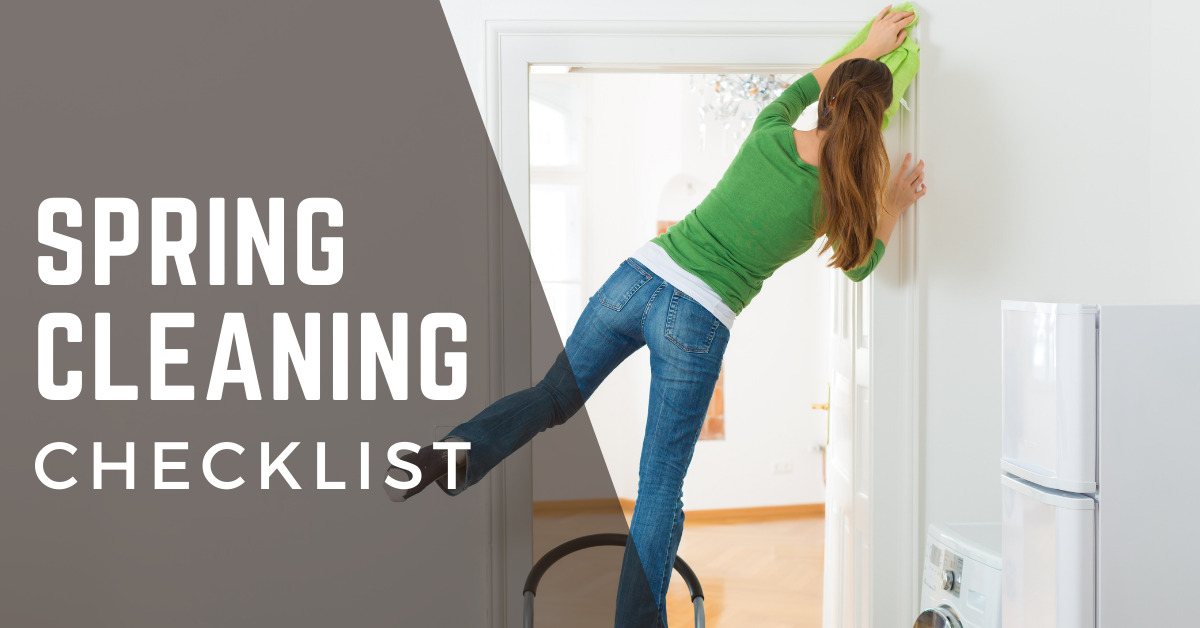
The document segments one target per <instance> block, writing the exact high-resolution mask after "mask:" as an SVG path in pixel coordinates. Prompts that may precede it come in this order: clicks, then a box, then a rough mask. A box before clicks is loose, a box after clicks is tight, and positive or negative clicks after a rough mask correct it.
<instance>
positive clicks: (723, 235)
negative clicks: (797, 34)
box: [653, 74, 884, 314]
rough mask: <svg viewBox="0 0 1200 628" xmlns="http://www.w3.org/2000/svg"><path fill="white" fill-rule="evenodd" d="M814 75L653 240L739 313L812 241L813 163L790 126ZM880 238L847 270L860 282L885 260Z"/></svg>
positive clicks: (809, 97) (763, 116) (812, 88)
mask: <svg viewBox="0 0 1200 628" xmlns="http://www.w3.org/2000/svg"><path fill="white" fill-rule="evenodd" d="M820 91H821V90H820V87H819V86H818V85H817V79H816V78H815V77H814V76H813V75H812V74H806V75H805V76H804V77H803V78H801V79H800V80H798V81H796V82H795V83H792V84H791V85H790V86H788V88H787V89H786V90H784V91H783V93H782V94H780V95H779V98H776V99H775V101H774V102H772V103H771V104H770V105H767V106H766V107H765V108H764V109H763V110H762V113H760V114H759V115H758V118H757V119H756V120H755V121H754V126H753V128H752V129H751V131H750V134H749V135H748V136H747V137H746V141H745V142H744V143H743V144H742V147H741V149H740V150H738V153H737V156H736V157H734V158H733V163H731V164H729V169H728V170H726V171H725V175H724V176H722V177H721V180H720V181H719V182H717V185H716V187H714V188H713V189H712V191H711V192H709V193H708V196H706V197H705V198H704V200H703V201H701V202H700V204H699V205H697V206H696V208H695V209H693V210H692V211H691V212H690V213H689V214H688V215H687V216H685V217H684V219H683V220H680V221H679V222H677V223H675V224H674V225H672V226H671V228H670V229H667V231H666V233H663V234H662V235H660V236H658V237H656V238H654V240H653V241H654V242H655V243H657V244H658V245H659V246H661V247H662V248H663V249H664V250H666V252H667V254H668V255H670V256H671V259H673V260H675V263H676V264H679V266H680V267H682V268H683V269H684V270H686V271H688V272H689V273H691V274H693V275H695V276H696V277H698V278H700V279H701V280H702V281H704V283H705V284H708V286H709V287H710V288H712V289H713V291H714V292H716V293H717V294H718V295H719V296H720V297H721V300H722V301H724V302H725V304H726V305H728V306H729V307H730V309H732V310H733V311H734V313H735V314H736V313H739V312H741V311H742V310H743V309H744V308H745V307H746V305H747V304H748V303H750V300H751V299H753V298H754V296H755V295H756V294H758V292H759V291H760V290H762V285H763V281H765V280H766V279H767V277H770V276H771V275H772V274H773V273H774V272H775V270H776V269H777V268H779V267H780V266H783V265H784V264H785V263H787V262H789V261H791V260H793V259H795V258H796V257H798V256H799V255H800V254H801V253H804V252H805V251H807V250H808V249H809V248H811V247H812V245H813V242H814V241H815V240H816V236H815V233H816V230H817V221H818V215H817V214H818V207H819V205H820V202H821V201H820V199H821V197H820V194H819V191H820V185H819V181H818V178H817V167H816V166H813V165H810V164H807V163H805V162H803V161H801V160H800V155H799V154H798V153H797V152H796V142H795V140H794V139H793V137H792V124H794V123H795V122H796V118H798V117H800V113H801V112H802V111H804V109H805V107H808V106H809V105H810V104H812V103H814V102H816V100H817V96H818V95H819V94H820ZM883 251H884V246H883V242H882V241H881V240H879V239H878V238H876V240H875V248H874V250H872V251H871V257H870V259H868V260H867V262H866V263H865V264H863V265H862V266H859V267H858V268H855V269H853V270H848V271H846V276H847V277H849V278H850V279H851V280H853V281H862V280H863V279H864V278H865V277H866V276H867V275H869V274H870V273H871V271H872V270H874V269H875V266H876V265H877V264H878V263H879V260H880V258H882V257H883Z"/></svg>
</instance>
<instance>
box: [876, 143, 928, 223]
mask: <svg viewBox="0 0 1200 628" xmlns="http://www.w3.org/2000/svg"><path fill="white" fill-rule="evenodd" d="M910 163H912V153H909V154H907V155H905V156H904V163H902V164H900V169H899V170H897V171H896V176H894V177H892V180H891V181H889V182H888V186H887V190H886V191H885V192H884V195H883V211H884V212H886V213H888V214H890V215H891V216H893V217H896V218H899V217H900V215H901V214H903V213H904V212H906V211H908V208H909V207H912V204H913V203H914V202H915V201H916V200H917V199H919V198H921V197H922V196H925V192H926V191H927V190H928V188H927V187H925V160H924V159H922V160H921V161H919V162H917V165H916V167H914V168H913V169H912V170H909V168H908V165H909V164H910Z"/></svg>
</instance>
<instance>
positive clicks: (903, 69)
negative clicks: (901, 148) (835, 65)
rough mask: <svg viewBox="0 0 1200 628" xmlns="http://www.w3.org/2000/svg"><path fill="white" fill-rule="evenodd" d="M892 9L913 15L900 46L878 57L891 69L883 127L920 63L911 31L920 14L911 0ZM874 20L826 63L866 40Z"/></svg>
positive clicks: (917, 48) (894, 113)
mask: <svg viewBox="0 0 1200 628" xmlns="http://www.w3.org/2000/svg"><path fill="white" fill-rule="evenodd" d="M892 11H912V12H913V15H914V16H915V17H914V19H913V21H912V23H911V24H909V25H908V26H905V27H904V30H906V31H908V35H906V36H905V37H904V41H903V42H902V43H901V44H900V47H899V48H896V49H895V50H893V51H891V52H889V53H887V54H885V55H883V56H882V57H879V60H880V61H882V62H883V64H884V65H886V66H887V67H888V69H889V70H891V71H892V104H891V105H890V106H888V108H887V111H885V112H883V128H885V129H886V128H887V127H888V121H889V120H891V119H892V116H894V115H896V112H897V111H899V110H900V97H901V96H903V95H904V92H905V90H907V89H908V84H909V83H911V82H912V80H913V77H914V76H916V75H917V66H919V65H921V58H920V52H921V47H920V46H918V45H917V42H915V41H913V33H912V31H913V27H914V26H916V25H917V22H918V21H920V19H921V16H920V15H917V10H916V9H914V8H913V5H912V3H911V2H905V3H903V4H899V5H896V6H894V7H892ZM874 22H875V20H874V19H872V20H871V21H870V22H867V25H866V26H864V27H862V30H860V31H858V34H857V35H855V36H854V37H851V38H850V41H848V42H846V45H845V46H842V49H841V50H839V51H837V52H836V53H834V55H833V56H832V57H829V60H828V61H826V63H828V62H829V61H833V60H834V59H837V58H838V57H842V56H845V55H847V54H849V53H850V52H851V51H852V50H854V49H855V48H858V47H859V46H861V45H862V44H863V42H865V41H867V33H868V32H870V30H871V24H872V23H874Z"/></svg>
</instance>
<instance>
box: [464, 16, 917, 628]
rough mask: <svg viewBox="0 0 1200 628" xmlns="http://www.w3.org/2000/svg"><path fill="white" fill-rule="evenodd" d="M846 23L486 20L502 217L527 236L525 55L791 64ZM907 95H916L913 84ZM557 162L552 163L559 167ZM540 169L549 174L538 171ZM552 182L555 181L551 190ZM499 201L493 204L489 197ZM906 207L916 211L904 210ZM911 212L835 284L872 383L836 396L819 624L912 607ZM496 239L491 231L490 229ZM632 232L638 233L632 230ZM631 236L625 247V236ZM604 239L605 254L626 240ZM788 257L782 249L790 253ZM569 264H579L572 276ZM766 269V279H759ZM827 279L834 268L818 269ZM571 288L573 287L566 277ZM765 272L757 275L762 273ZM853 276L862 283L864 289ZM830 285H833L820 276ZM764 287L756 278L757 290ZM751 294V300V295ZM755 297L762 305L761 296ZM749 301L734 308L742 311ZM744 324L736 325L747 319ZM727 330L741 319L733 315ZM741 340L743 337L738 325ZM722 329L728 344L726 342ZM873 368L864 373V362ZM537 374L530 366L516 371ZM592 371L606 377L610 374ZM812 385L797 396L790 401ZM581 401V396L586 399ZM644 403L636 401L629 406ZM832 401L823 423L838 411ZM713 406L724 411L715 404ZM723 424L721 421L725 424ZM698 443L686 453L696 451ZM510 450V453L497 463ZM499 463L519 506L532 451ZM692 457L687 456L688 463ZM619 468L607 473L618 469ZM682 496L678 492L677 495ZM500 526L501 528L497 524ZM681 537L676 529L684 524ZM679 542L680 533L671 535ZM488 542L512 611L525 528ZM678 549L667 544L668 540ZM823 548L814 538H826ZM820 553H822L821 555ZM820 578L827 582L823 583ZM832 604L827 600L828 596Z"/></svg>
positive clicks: (759, 66) (727, 65) (526, 559)
mask: <svg viewBox="0 0 1200 628" xmlns="http://www.w3.org/2000/svg"><path fill="white" fill-rule="evenodd" d="M859 26H861V25H860V24H857V23H854V24H851V23H820V24H806V23H791V24H788V23H770V24H765V23H750V22H743V23H732V24H730V23H725V24H713V23H681V22H674V23H669V24H668V23H654V22H622V23H619V24H614V23H601V22H595V23H592V22H573V23H550V22H489V23H488V88H487V101H488V107H487V121H488V128H489V133H490V134H491V135H492V138H491V139H492V142H493V146H494V148H495V149H496V151H497V156H498V158H499V160H500V163H501V168H502V171H503V176H504V179H505V181H506V184H507V189H508V191H509V193H510V195H511V198H512V200H513V205H514V208H515V210H516V212H515V214H516V219H517V221H518V222H519V226H520V228H521V230H522V232H523V233H524V234H525V237H526V240H527V242H529V241H530V238H531V237H532V232H531V227H532V225H533V223H532V220H533V216H532V214H531V213H530V209H531V202H530V201H531V198H532V194H533V193H534V191H535V190H534V188H533V186H532V183H533V182H534V181H535V180H536V179H537V177H534V176H533V175H534V174H535V173H534V172H533V170H532V165H531V164H532V162H531V161H530V157H531V155H530V148H531V145H530V131H531V129H530V128H529V123H530V117H529V113H530V106H531V104H530V102H531V101H530V85H531V77H532V75H531V73H530V68H531V66H539V65H547V66H554V65H558V66H563V65H569V66H573V67H583V68H587V67H595V68H603V69H605V70H606V71H610V72H611V71H612V70H627V71H629V72H638V73H644V72H658V73H670V74H675V73H679V72H684V73H691V74H696V73H709V72H710V71H717V72H728V71H739V72H740V71H743V70H747V69H755V70H761V71H775V72H793V73H794V72H797V71H798V70H801V69H802V68H804V67H812V66H815V65H817V64H819V63H820V62H821V61H823V60H824V56H825V55H826V53H828V51H831V50H834V49H836V48H837V47H838V46H839V45H840V44H841V42H843V41H844V40H845V39H846V38H847V37H848V36H850V35H851V34H853V32H855V31H856V30H857V29H858V28H859ZM909 104H910V106H912V107H913V108H914V109H915V108H916V102H915V93H913V92H910V98H909ZM914 125H915V116H911V115H908V114H905V113H902V114H901V116H900V117H899V119H897V120H894V121H893V134H894V136H893V141H892V142H891V145H892V147H893V148H892V158H893V162H898V160H897V159H896V157H897V153H898V152H899V151H901V150H911V149H912V148H913V142H912V140H913V137H914V134H913V129H914ZM560 174H566V173H560ZM547 183H550V182H548V181H547ZM553 193H554V194H557V195H560V196H561V195H562V194H563V193H564V190H563V189H562V188H561V187H560V188H558V189H557V190H555V191H553ZM497 206H499V205H497ZM914 213H917V212H914ZM914 223H915V219H910V218H907V217H906V219H905V221H903V222H902V223H901V225H900V227H899V228H898V230H897V233H896V234H895V235H894V236H893V242H892V246H891V247H889V252H888V255H887V256H885V258H884V261H883V263H882V264H881V266H880V267H879V268H878V269H877V270H876V271H875V273H874V274H873V275H872V278H871V279H869V280H868V282H867V283H866V284H859V285H858V287H850V286H845V289H844V290H843V292H842V293H841V294H842V295H843V296H844V297H845V298H844V301H843V306H842V307H843V314H845V315H846V316H847V320H848V321H850V323H851V326H850V327H848V328H847V333H849V334H851V335H852V336H853V337H854V338H855V339H856V340H857V339H858V338H859V336H858V334H860V333H861V331H863V330H866V331H869V337H870V342H869V344H851V345H847V346H851V347H854V349H855V351H854V354H855V355H856V356H865V357H867V358H869V359H864V360H857V359H855V358H854V357H852V358H851V362H850V364H851V366H850V369H849V372H850V373H852V374H854V375H858V374H859V373H858V372H859V371H861V374H862V375H864V377H863V378H862V379H861V380H860V381H863V382H868V383H872V382H873V384H872V385H871V386H870V387H869V388H868V389H866V390H860V389H859V388H856V387H852V394H851V395H849V396H848V397H847V398H846V399H847V400H848V401H846V402H844V403H843V404H842V405H841V409H842V411H843V414H842V416H843V417H844V419H843V420H842V421H841V423H842V424H843V427H844V428H845V429H844V430H843V433H844V434H846V438H847V442H846V443H845V445H844V447H845V449H844V450H845V451H846V452H848V453H849V454H850V455H851V457H850V458H847V461H852V464H848V465H846V466H848V468H847V469H846V471H848V473H849V484H848V486H847V487H846V488H847V492H848V495H850V496H851V497H850V498H849V499H848V503H851V504H854V505H856V507H853V508H846V509H844V510H843V511H842V514H841V517H842V518H843V519H842V520H841V521H840V522H839V525H838V526H837V528H838V529H839V530H841V531H843V532H844V533H845V534H842V535H840V539H839V541H838V544H839V545H838V547H839V548H840V549H839V552H838V559H837V560H836V565H837V566H838V568H839V569H840V570H841V572H840V573H839V574H838V576H839V577H830V576H829V575H826V577H825V578H823V580H824V581H825V582H826V583H827V586H826V587H825V593H826V595H827V596H828V595H831V594H832V595H834V596H835V600H834V603H830V600H829V598H828V597H827V599H826V603H825V605H824V606H825V609H826V612H825V613H824V616H823V617H824V619H823V622H824V625H826V626H843V625H846V626H849V625H859V626H870V625H872V624H873V623H878V624H879V625H885V624H892V623H895V621H896V618H897V617H900V618H902V619H908V618H911V617H913V616H914V615H915V610H916V606H917V601H918V596H917V594H918V591H919V589H918V585H919V573H918V566H919V565H920V562H919V556H918V552H919V548H920V539H919V535H918V530H919V529H920V527H921V526H920V523H921V522H920V520H919V512H920V509H919V508H918V507H917V506H918V504H917V496H918V491H917V484H918V477H917V476H916V466H915V457H916V454H917V447H916V444H917V443H918V442H919V441H918V440H917V436H918V434H917V427H918V426H917V423H916V420H915V416H916V415H917V413H916V409H917V407H918V405H917V404H918V403H919V398H918V395H917V394H916V392H917V388H916V381H915V376H914V373H915V372H916V371H917V366H919V360H918V356H917V355H916V347H917V346H918V342H917V338H916V333H917V331H918V327H917V325H916V321H917V320H918V315H919V309H918V307H919V303H920V299H919V298H918V297H919V295H918V294H917V286H915V285H914V282H913V281H912V277H914V276H915V272H914V270H915V261H916V260H915V256H914V254H913V247H912V242H913V239H914V237H915V232H916V231H915V224H914ZM497 239H499V236H497ZM644 239H645V238H644V237H642V236H639V241H644ZM628 250H631V249H628ZM628 250H625V251H622V248H621V247H618V246H613V247H611V251H612V253H613V254H615V255H622V254H627V252H628ZM793 263H795V262H793ZM584 276H585V275H584V274H581V275H580V277H584ZM776 281H778V277H777V278H774V279H773V283H774V282H776ZM561 282H562V283H563V284H564V285H562V286H559V287H556V288H554V289H553V290H554V291H556V292H560V293H562V294H567V293H569V292H570V291H571V290H574V288H573V287H571V286H569V285H565V284H569V283H571V280H570V279H561ZM831 283H832V284H833V285H836V283H837V282H836V280H831ZM580 284H581V285H580V286H579V287H578V290H579V291H583V290H584V289H585V288H584V287H583V285H582V280H580ZM771 285H772V284H768V286H769V288H768V289H770V286H771ZM863 286H869V288H867V292H866V294H865V295H864V293H863ZM831 292H832V293H833V294H835V295H836V294H838V292H837V290H831ZM764 293H765V291H764ZM755 305H758V302H757V301H756V303H755ZM764 309H765V308H764ZM753 310H754V308H753V307H752V308H749V309H748V310H747V315H749V313H750V312H752V311H753ZM747 327H748V326H747ZM735 331H741V329H740V328H739V329H738V330H735ZM739 340H740V341H741V342H742V343H744V344H749V343H746V342H745V339H744V337H743V338H740V339H739ZM734 344H738V343H731V351H732V350H733V348H734ZM876 372H878V373H883V374H886V375H882V376H878V377H874V378H873V379H872V378H871V374H873V373H876ZM536 376H540V373H538V374H534V373H530V374H529V377H530V379H532V378H533V377H536ZM611 385H612V384H611V382H606V386H611ZM814 401H820V399H806V400H805V401H804V402H802V403H803V404H804V407H811V403H810V402H814ZM589 411H592V410H591V405H590V404H589ZM642 414H644V411H643V412H639V413H638V415H639V416H640V415H642ZM836 417H837V414H834V415H833V416H831V425H837V424H838V423H839V421H838V420H836ZM727 420H732V419H729V418H728V417H727ZM730 427H731V426H730V425H729V424H727V425H726V429H727V430H728V429H730ZM698 456H699V454H698ZM510 463H511V464H510ZM510 463H506V466H508V468H509V471H510V472H508V473H505V474H504V475H503V476H502V477H503V481H502V484H501V485H499V486H496V487H494V490H493V495H494V498H496V499H500V500H503V501H502V502H498V503H503V504H504V506H505V507H504V508H503V509H502V512H501V513H500V515H499V516H500V517H501V519H500V520H501V521H502V520H503V517H509V518H513V517H517V518H518V519H519V518H520V517H522V516H525V515H522V514H521V513H522V512H529V511H526V510H523V509H521V508H517V506H519V505H520V504H521V503H528V504H529V509H530V510H532V504H533V498H534V485H533V482H532V477H533V475H532V471H531V469H532V465H533V462H532V457H530V456H528V454H526V457H525V458H519V457H515V458H514V459H510ZM699 464H700V460H699V458H697V460H695V461H694V462H693V466H692V472H691V473H689V480H690V478H691V476H692V474H694V473H696V470H697V469H698V468H699ZM620 475H621V472H620V471H616V472H615V473H614V479H615V480H616V481H618V482H623V481H624V480H622V479H620V478H619V476H620ZM686 500H687V496H686V495H685V501H686ZM509 529H511V528H509ZM829 536H832V535H829ZM685 537H686V533H685ZM685 543H686V541H685ZM494 547H496V548H497V550H496V552H495V553H494V554H493V559H494V561H495V563H496V564H495V569H494V570H493V572H494V573H496V572H503V573H505V574H507V578H506V579H505V580H504V581H503V582H500V583H499V584H497V586H496V587H495V590H496V596H495V597H494V599H496V600H497V601H496V607H497V609H496V610H497V614H496V615H495V616H496V617H497V618H499V617H504V618H506V619H505V620H502V621H498V622H494V625H519V612H514V610H515V611H519V609H514V608H513V607H512V606H511V605H508V606H505V604H506V603H505V602H503V600H505V599H507V598H508V597H511V596H509V595H508V593H507V592H506V591H505V587H507V588H508V589H509V590H511V589H512V588H513V587H514V586H519V585H516V583H518V582H519V581H520V578H521V577H522V576H523V573H524V570H526V569H527V568H528V565H529V563H530V561H531V560H532V554H533V547H532V539H529V540H528V541H526V540H525V539H521V538H513V537H512V535H511V534H510V535H507V536H505V537H503V538H501V539H500V540H499V543H498V544H497V545H494ZM682 552H683V549H682V548H681V553H682ZM827 555H828V552H827ZM826 564H827V565H828V564H830V563H829V562H828V561H827V563H826ZM829 583H840V584H838V586H836V587H832V586H829ZM832 608H837V609H842V610H840V611H838V612H837V613H832V612H830V609H832Z"/></svg>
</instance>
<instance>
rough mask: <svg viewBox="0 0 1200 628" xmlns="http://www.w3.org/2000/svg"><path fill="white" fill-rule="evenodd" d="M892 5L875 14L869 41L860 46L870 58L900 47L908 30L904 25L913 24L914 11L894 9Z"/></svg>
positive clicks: (863, 53) (869, 32) (868, 35)
mask: <svg viewBox="0 0 1200 628" xmlns="http://www.w3.org/2000/svg"><path fill="white" fill-rule="evenodd" d="M891 10H892V5H890V4H889V5H887V6H886V7H884V8H883V10H882V11H880V12H879V15H876V16H875V21H874V22H872V23H871V30H870V31H868V33H867V41H865V42H863V45H862V46H860V47H859V50H860V51H861V52H862V55H863V56H864V57H866V58H868V59H878V58H879V57H882V56H883V55H885V54H887V53H889V52H891V51H893V50H895V49H896V48H899V47H900V44H901V43H903V42H904V38H905V37H907V36H908V31H906V30H904V27H906V26H908V25H909V24H912V21H913V20H914V19H916V15H915V14H914V13H913V12H912V11H894V12H891V13H889V11H891Z"/></svg>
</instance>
